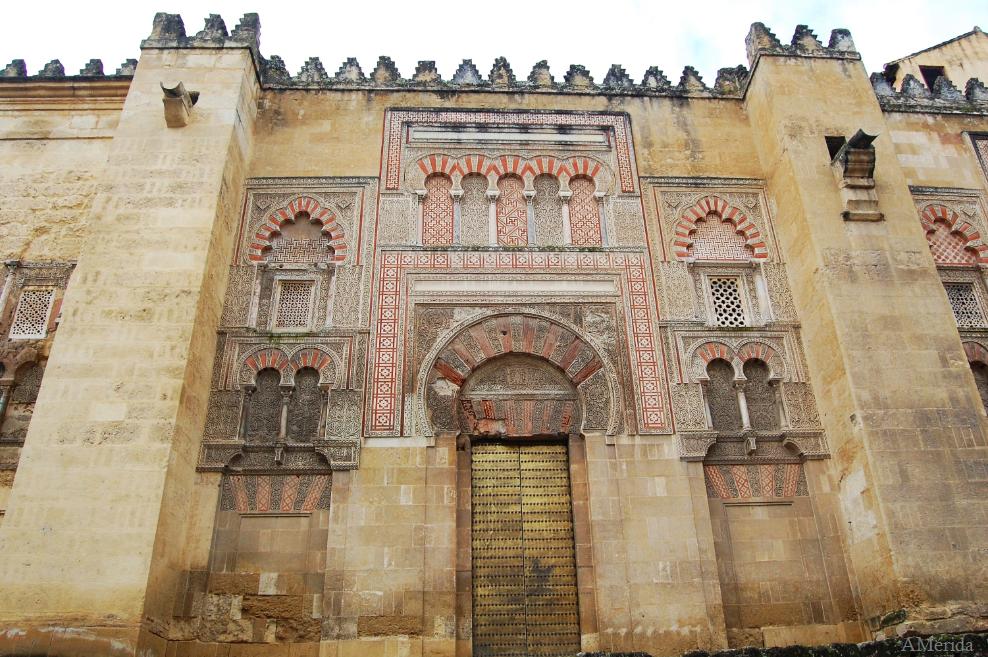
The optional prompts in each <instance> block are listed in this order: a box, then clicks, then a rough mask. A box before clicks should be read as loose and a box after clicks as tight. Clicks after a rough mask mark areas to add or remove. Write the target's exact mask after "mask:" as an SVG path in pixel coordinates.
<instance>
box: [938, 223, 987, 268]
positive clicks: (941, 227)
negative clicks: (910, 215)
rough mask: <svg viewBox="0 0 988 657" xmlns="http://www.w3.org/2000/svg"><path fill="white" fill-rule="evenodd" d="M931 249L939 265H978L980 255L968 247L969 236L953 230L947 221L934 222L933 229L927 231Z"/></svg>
mask: <svg viewBox="0 0 988 657" xmlns="http://www.w3.org/2000/svg"><path fill="white" fill-rule="evenodd" d="M926 241H927V242H929V243H930V251H931V252H932V253H933V259H934V260H935V261H936V263H937V264H938V265H976V264H978V255H977V253H976V252H975V251H974V250H973V249H969V248H968V247H967V238H966V237H964V235H963V234H961V233H959V232H956V231H954V232H951V230H950V226H948V225H947V222H945V221H936V222H934V223H933V230H931V231H929V232H928V233H926Z"/></svg>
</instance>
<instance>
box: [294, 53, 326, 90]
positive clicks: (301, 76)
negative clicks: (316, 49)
mask: <svg viewBox="0 0 988 657" xmlns="http://www.w3.org/2000/svg"><path fill="white" fill-rule="evenodd" d="M328 79H329V76H328V75H326V69H325V68H323V65H322V62H321V61H320V60H319V58H318V57H309V58H308V59H307V60H306V61H305V63H304V64H302V68H301V69H300V70H299V72H298V73H297V74H296V75H295V77H293V78H292V82H293V83H295V84H298V85H303V86H307V85H318V84H319V83H321V82H325V81H326V80H328Z"/></svg>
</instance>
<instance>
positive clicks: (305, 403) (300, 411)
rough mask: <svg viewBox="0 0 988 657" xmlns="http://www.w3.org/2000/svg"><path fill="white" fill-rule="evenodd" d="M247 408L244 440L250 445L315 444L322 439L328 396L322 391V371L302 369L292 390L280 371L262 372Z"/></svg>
mask: <svg viewBox="0 0 988 657" xmlns="http://www.w3.org/2000/svg"><path fill="white" fill-rule="evenodd" d="M244 405H245V408H244V427H243V438H244V439H245V440H246V441H247V442H255V443H261V442H269V443H270V442H276V441H279V440H286V439H287V440H290V441H295V442H312V441H313V440H316V439H317V438H319V434H320V431H319V425H320V419H321V417H322V412H323V407H324V406H325V393H324V391H322V390H320V388H319V372H318V371H317V370H315V369H313V368H310V367H305V368H302V369H300V370H298V371H297V372H296V373H295V385H294V386H293V387H291V388H287V387H283V386H282V385H281V373H280V372H278V370H276V369H273V368H267V369H263V370H261V371H260V372H258V373H257V379H256V380H255V384H254V389H253V391H251V392H249V393H248V394H247V395H246V397H245V399H244Z"/></svg>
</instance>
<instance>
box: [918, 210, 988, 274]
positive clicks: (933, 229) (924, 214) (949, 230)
mask: <svg viewBox="0 0 988 657" xmlns="http://www.w3.org/2000/svg"><path fill="white" fill-rule="evenodd" d="M919 220H920V223H921V224H922V225H923V230H924V231H925V232H926V240H927V242H929V245H930V251H932V252H933V259H934V260H936V262H937V264H942V265H976V264H981V265H983V264H988V245H986V244H985V243H984V241H983V240H982V238H981V234H980V233H979V232H978V229H977V228H976V227H974V226H973V225H972V224H971V223H970V222H968V221H964V220H963V219H961V218H960V215H958V214H957V212H955V211H954V210H952V209H951V208H948V207H947V206H946V205H943V204H942V203H930V204H928V205H926V206H925V207H924V208H923V209H922V210H921V211H920V213H919ZM938 225H942V226H944V227H945V230H943V231H941V230H938Z"/></svg>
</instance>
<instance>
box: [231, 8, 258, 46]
mask: <svg viewBox="0 0 988 657" xmlns="http://www.w3.org/2000/svg"><path fill="white" fill-rule="evenodd" d="M260 39H261V19H260V17H259V16H258V15H257V14H255V13H252V12H251V13H246V14H244V15H243V16H241V17H240V21H239V22H238V23H237V26H236V27H234V28H233V32H231V33H230V40H231V41H236V42H238V43H246V44H248V45H250V46H251V47H253V48H254V49H255V50H256V49H258V48H260V47H261V43H260Z"/></svg>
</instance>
